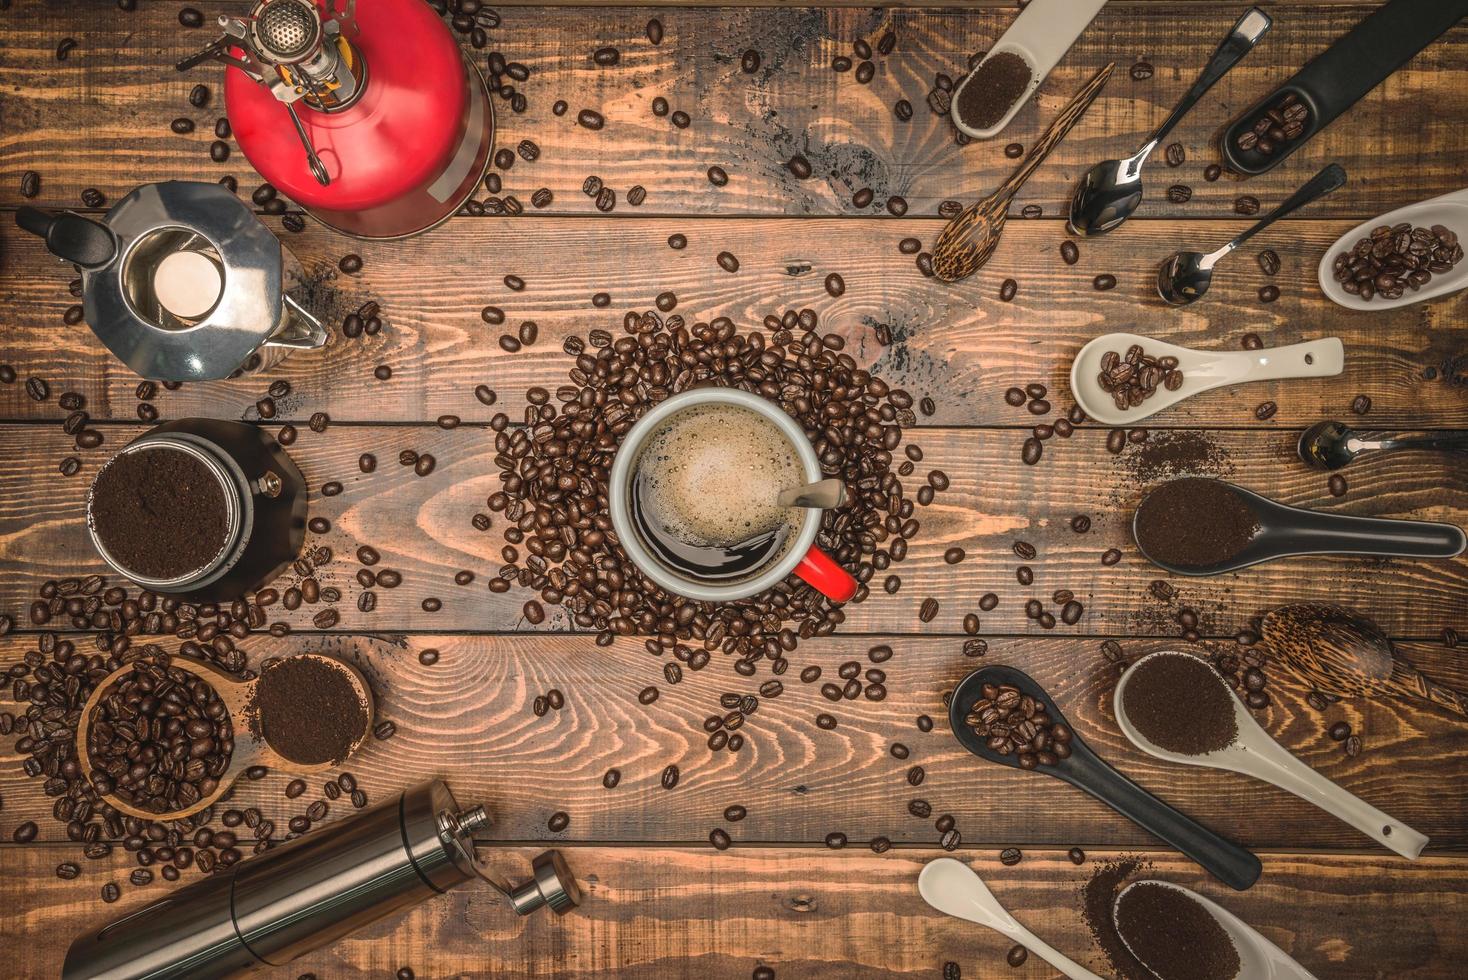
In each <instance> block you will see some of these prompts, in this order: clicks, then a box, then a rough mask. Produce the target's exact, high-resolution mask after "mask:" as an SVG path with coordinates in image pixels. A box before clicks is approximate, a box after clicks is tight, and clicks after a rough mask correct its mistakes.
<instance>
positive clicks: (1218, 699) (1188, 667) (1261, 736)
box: [1112, 651, 1427, 861]
mask: <svg viewBox="0 0 1468 980" xmlns="http://www.w3.org/2000/svg"><path fill="white" fill-rule="evenodd" d="M1129 692H1130V694H1129ZM1112 704H1113V706H1114V708H1115V710H1116V721H1117V724H1118V725H1119V726H1120V728H1121V730H1122V733H1123V734H1124V735H1126V737H1127V738H1128V739H1129V740H1130V741H1131V743H1132V744H1133V745H1135V746H1136V747H1137V748H1139V749H1141V750H1142V751H1143V752H1146V753H1147V754H1148V755H1151V756H1154V757H1156V758H1158V759H1163V760H1166V761H1168V762H1176V763H1178V764H1180V765H1185V766H1202V767H1205V768H1209V769H1224V770H1227V771H1229V772H1237V773H1242V774H1243V775H1245V776H1253V777H1254V778H1255V779H1259V780H1263V781H1264V782H1266V783H1270V784H1272V785H1275V786H1278V787H1279V788H1280V789H1283V790H1285V791H1287V792H1290V793H1293V794H1295V795H1296V796H1298V797H1299V798H1300V799H1302V800H1305V801H1307V802H1309V803H1313V804H1315V805H1316V806H1318V807H1320V809H1322V810H1324V811H1325V812H1327V813H1330V814H1334V815H1335V816H1336V817H1338V818H1340V819H1341V820H1343V821H1345V822H1346V823H1348V824H1350V825H1351V826H1352V827H1355V828H1356V829H1357V830H1359V831H1361V832H1362V833H1363V834H1365V835H1366V836H1368V837H1370V838H1371V839H1373V840H1375V841H1377V842H1378V843H1380V844H1381V845H1382V846H1384V847H1386V848H1389V849H1390V850H1393V851H1395V852H1397V853H1398V854H1400V855H1401V856H1402V857H1405V858H1407V859H1408V860H1412V861H1415V860H1416V859H1417V857H1418V856H1419V855H1420V854H1421V853H1422V849H1423V848H1424V847H1426V846H1427V838H1426V837H1425V836H1423V835H1422V834H1419V833H1418V832H1417V831H1415V830H1413V829H1412V828H1411V827H1408V826H1407V825H1406V824H1404V823H1402V822H1401V821H1399V820H1397V819H1395V818H1393V817H1392V816H1390V815H1388V814H1386V813H1383V812H1382V811H1380V810H1378V809H1377V808H1376V807H1374V806H1372V805H1371V804H1369V803H1367V802H1366V801H1365V800H1362V799H1361V798H1360V797H1357V796H1354V795H1352V794H1351V793H1348V792H1346V791H1345V790H1344V789H1342V788H1341V787H1339V786H1337V785H1336V784H1335V783H1333V782H1331V781H1330V780H1329V779H1326V778H1325V777H1324V776H1322V775H1320V774H1319V773H1318V772H1316V771H1315V770H1314V769H1311V768H1310V767H1309V766H1307V765H1305V763H1303V762H1301V761H1300V760H1299V759H1297V758H1296V757H1295V756H1294V755H1293V754H1291V753H1290V752H1289V750H1287V749H1286V748H1285V747H1284V746H1282V745H1280V744H1279V743H1278V742H1276V741H1275V740H1274V739H1273V738H1271V737H1270V736H1269V733H1268V732H1266V731H1265V730H1264V729H1263V728H1262V727H1260V725H1259V723H1258V722H1257V721H1255V720H1254V716H1253V715H1252V714H1250V713H1249V710H1248V709H1247V708H1246V707H1245V706H1244V703H1243V702H1242V701H1240V700H1239V699H1238V698H1237V697H1235V696H1234V693H1233V690H1232V689H1231V688H1230V687H1229V686H1228V684H1227V682H1225V681H1224V679H1223V678H1222V677H1221V676H1219V674H1218V672H1217V671H1216V670H1214V669H1213V667H1212V666H1211V665H1210V664H1208V663H1207V662H1206V661H1204V660H1201V659H1199V658H1197V657H1194V656H1191V655H1189V654H1186V653H1179V652H1176V651H1163V652H1160V653H1151V654H1148V655H1147V656H1145V657H1143V658H1142V659H1140V660H1138V661H1137V662H1136V663H1134V664H1132V665H1131V667H1129V668H1127V671H1126V673H1124V674H1122V675H1121V680H1119V681H1118V682H1117V685H1116V692H1115V694H1114V695H1113V696H1112ZM1159 742H1160V743H1163V744H1159Z"/></svg>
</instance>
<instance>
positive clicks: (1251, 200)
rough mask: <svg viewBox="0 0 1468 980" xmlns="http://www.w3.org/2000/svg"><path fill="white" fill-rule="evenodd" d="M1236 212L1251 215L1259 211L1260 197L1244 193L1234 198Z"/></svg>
mask: <svg viewBox="0 0 1468 980" xmlns="http://www.w3.org/2000/svg"><path fill="white" fill-rule="evenodd" d="M1234 212H1235V213H1237V214H1243V215H1251V214H1258V213H1259V199H1258V198H1257V197H1253V196H1251V195H1249V194H1243V195H1241V196H1239V197H1237V198H1235V199H1234Z"/></svg>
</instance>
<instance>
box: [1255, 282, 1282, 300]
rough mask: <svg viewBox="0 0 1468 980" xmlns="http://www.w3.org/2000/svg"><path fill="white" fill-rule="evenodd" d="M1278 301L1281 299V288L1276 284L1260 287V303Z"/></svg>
mask: <svg viewBox="0 0 1468 980" xmlns="http://www.w3.org/2000/svg"><path fill="white" fill-rule="evenodd" d="M1277 299H1279V287H1278V286H1276V285H1275V284H1274V283H1269V284H1268V285H1264V286H1260V287H1259V302H1261V303H1273V302H1274V301H1275V300H1277Z"/></svg>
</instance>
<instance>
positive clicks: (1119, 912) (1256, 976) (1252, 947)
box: [1111, 879, 1315, 980]
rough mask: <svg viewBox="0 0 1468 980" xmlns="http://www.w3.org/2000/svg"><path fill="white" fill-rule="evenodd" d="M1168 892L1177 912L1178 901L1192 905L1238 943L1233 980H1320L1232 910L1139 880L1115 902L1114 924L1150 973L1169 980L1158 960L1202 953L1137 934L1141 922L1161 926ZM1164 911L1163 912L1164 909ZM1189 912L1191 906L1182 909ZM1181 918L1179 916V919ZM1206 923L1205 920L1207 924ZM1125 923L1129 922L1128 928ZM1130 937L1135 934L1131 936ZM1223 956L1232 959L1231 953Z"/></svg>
mask: <svg viewBox="0 0 1468 980" xmlns="http://www.w3.org/2000/svg"><path fill="white" fill-rule="evenodd" d="M1161 888H1167V889H1171V890H1172V891H1173V892H1176V893H1178V894H1177V895H1175V896H1172V903H1169V904H1172V906H1173V909H1174V910H1176V909H1177V908H1178V906H1177V905H1176V904H1175V903H1177V902H1179V901H1184V902H1185V901H1192V902H1194V903H1196V904H1197V906H1198V907H1199V908H1200V909H1201V910H1202V911H1203V912H1205V913H1207V914H1208V915H1209V916H1211V917H1212V918H1213V920H1214V921H1215V922H1216V923H1217V924H1218V927H1219V928H1220V929H1222V930H1223V931H1224V933H1225V934H1226V936H1227V938H1228V941H1229V942H1231V943H1232V944H1233V952H1234V955H1235V956H1237V958H1238V964H1239V966H1238V970H1237V972H1235V973H1234V977H1236V978H1238V980H1315V975H1314V974H1312V973H1311V972H1310V971H1309V970H1306V969H1305V968H1304V967H1303V966H1301V965H1300V964H1298V963H1296V962H1295V961H1294V960H1293V959H1291V958H1290V956H1289V954H1288V953H1286V952H1285V951H1284V950H1282V949H1280V948H1279V947H1278V946H1276V945H1274V943H1272V942H1270V941H1269V940H1268V939H1265V938H1264V937H1263V936H1261V935H1260V934H1259V933H1258V931H1257V930H1255V929H1254V927H1253V926H1251V925H1249V924H1248V923H1247V922H1245V921H1244V920H1242V919H1240V918H1239V917H1238V916H1236V915H1234V914H1233V913H1232V912H1230V911H1229V910H1228V909H1226V908H1224V907H1223V906H1221V905H1219V904H1217V903H1216V902H1213V901H1210V900H1209V899H1207V898H1204V897H1203V896H1202V895H1199V894H1198V893H1197V892H1195V891H1193V890H1192V889H1189V888H1184V887H1183V886H1182V885H1174V884H1173V883H1172V882H1170V881H1154V880H1151V879H1144V880H1142V881H1134V882H1132V883H1131V884H1130V885H1127V886H1126V887H1125V888H1123V889H1122V890H1121V893H1120V894H1118V895H1117V896H1116V901H1115V902H1114V903H1112V906H1111V919H1112V923H1113V924H1114V925H1115V926H1116V934H1117V935H1118V936H1120V937H1121V941H1122V942H1123V943H1124V944H1125V945H1126V948H1127V949H1128V950H1129V951H1130V952H1131V954H1132V955H1133V956H1135V957H1136V958H1137V960H1138V962H1140V963H1141V964H1142V965H1143V966H1145V967H1146V968H1147V969H1149V970H1151V971H1152V972H1153V973H1155V974H1156V975H1157V976H1159V977H1163V978H1164V980H1166V978H1167V976H1168V974H1167V972H1164V969H1160V968H1159V967H1162V964H1161V963H1160V962H1158V958H1159V956H1162V957H1166V956H1167V955H1168V954H1169V953H1170V952H1171V951H1172V950H1174V949H1175V950H1177V952H1178V953H1179V954H1180V955H1182V956H1187V957H1194V956H1196V955H1198V951H1197V950H1195V949H1192V948H1190V947H1189V946H1188V945H1186V944H1184V943H1182V940H1183V938H1184V937H1181V936H1176V937H1172V938H1174V939H1176V940H1178V942H1177V943H1175V944H1173V945H1172V946H1168V945H1160V946H1154V944H1153V943H1152V942H1148V941H1146V940H1145V939H1144V938H1143V937H1142V936H1140V935H1137V934H1136V929H1135V926H1136V924H1137V923H1138V922H1140V923H1142V924H1143V926H1144V927H1145V926H1147V925H1150V924H1151V923H1152V922H1158V919H1159V917H1158V916H1157V915H1156V913H1157V912H1158V911H1161V910H1163V909H1165V908H1166V905H1165V904H1162V903H1158V902H1157V901H1156V899H1158V898H1159V897H1160V896H1161V895H1162V894H1165V893H1159V892H1157V891H1155V889H1161ZM1159 906H1160V907H1159ZM1182 908H1184V909H1186V908H1187V907H1186V906H1182ZM1176 918H1178V917H1177V916H1175V917H1174V920H1175V919H1176ZM1204 921H1205V922H1206V920H1204ZM1123 923H1126V925H1125V926H1123ZM1158 924H1160V925H1161V926H1162V927H1163V929H1166V928H1167V927H1168V926H1170V925H1172V924H1173V923H1172V922H1168V921H1166V920H1165V919H1163V920H1162V921H1160V922H1158ZM1129 934H1130V935H1129ZM1155 938H1156V939H1157V940H1158V941H1160V942H1162V943H1165V942H1166V940H1167V938H1168V937H1167V936H1166V934H1165V933H1158V934H1156V935H1155ZM1223 955H1225V956H1227V955H1228V954H1227V953H1226V952H1224V953H1223Z"/></svg>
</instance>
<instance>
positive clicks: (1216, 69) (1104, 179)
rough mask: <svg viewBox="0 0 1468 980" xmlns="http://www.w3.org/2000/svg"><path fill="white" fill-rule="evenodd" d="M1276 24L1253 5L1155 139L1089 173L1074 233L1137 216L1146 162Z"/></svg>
mask: <svg viewBox="0 0 1468 980" xmlns="http://www.w3.org/2000/svg"><path fill="white" fill-rule="evenodd" d="M1273 23H1274V22H1273V21H1272V20H1270V18H1269V15H1268V14H1266V13H1265V12H1264V11H1262V10H1260V9H1259V8H1258V7H1250V8H1249V10H1248V11H1247V12H1246V13H1245V14H1244V16H1242V17H1240V18H1239V20H1238V23H1236V24H1234V26H1233V30H1231V31H1229V33H1228V37H1226V38H1224V39H1223V43H1222V44H1220V45H1219V46H1218V50H1217V51H1215V52H1213V57H1212V58H1211V59H1210V60H1209V62H1208V64H1207V65H1206V66H1204V68H1203V72H1202V74H1200V75H1199V76H1198V80H1197V81H1196V82H1194V83H1193V87H1192V88H1190V89H1188V91H1187V92H1186V93H1185V94H1184V95H1183V97H1182V99H1181V100H1180V101H1179V102H1178V104H1177V105H1176V106H1175V107H1174V108H1173V110H1172V112H1170V113H1169V114H1168V116H1167V118H1166V119H1164V120H1163V121H1162V125H1161V126H1158V127H1157V131H1156V132H1155V133H1153V134H1152V136H1151V138H1150V139H1148V140H1147V142H1146V143H1144V144H1142V148H1141V149H1139V150H1138V151H1137V152H1136V153H1134V154H1133V155H1131V156H1129V157H1127V158H1126V159H1125V160H1104V161H1102V162H1101V163H1098V164H1096V165H1095V166H1094V167H1092V168H1091V169H1090V170H1088V171H1087V172H1086V175H1085V176H1084V177H1082V178H1081V183H1080V186H1079V187H1077V188H1076V192H1075V196H1074V197H1073V198H1071V202H1070V230H1071V232H1072V233H1074V234H1077V235H1085V236H1087V237H1089V236H1092V235H1104V234H1105V233H1106V232H1108V231H1111V230H1112V229H1113V228H1115V227H1117V226H1118V225H1120V224H1121V223H1122V222H1123V221H1125V220H1126V219H1127V218H1129V217H1131V214H1132V212H1133V211H1135V210H1136V209H1137V205H1139V204H1141V203H1142V164H1144V163H1146V162H1147V158H1148V157H1149V156H1151V155H1152V151H1153V150H1155V149H1157V147H1158V146H1160V145H1161V144H1162V141H1163V140H1164V139H1166V138H1167V134H1168V133H1170V132H1172V128H1173V127H1174V126H1176V125H1177V124H1178V123H1179V122H1181V121H1182V118H1183V116H1185V115H1187V113H1188V110H1189V109H1191V108H1193V106H1194V105H1196V104H1197V102H1198V100H1199V99H1201V98H1202V97H1203V96H1204V94H1205V93H1206V92H1207V91H1208V90H1209V89H1210V88H1212V87H1213V84H1214V83H1215V82H1217V81H1218V80H1219V79H1220V78H1222V77H1223V76H1224V75H1226V74H1228V71H1229V69H1230V68H1232V67H1233V66H1234V65H1236V64H1238V63H1239V61H1240V60H1241V59H1242V58H1243V57H1244V55H1246V54H1248V53H1249V51H1250V49H1252V48H1253V47H1254V45H1255V44H1257V43H1259V39H1260V38H1261V37H1263V36H1264V35H1265V33H1267V32H1268V31H1269V28H1270V25H1271V24H1273Z"/></svg>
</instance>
